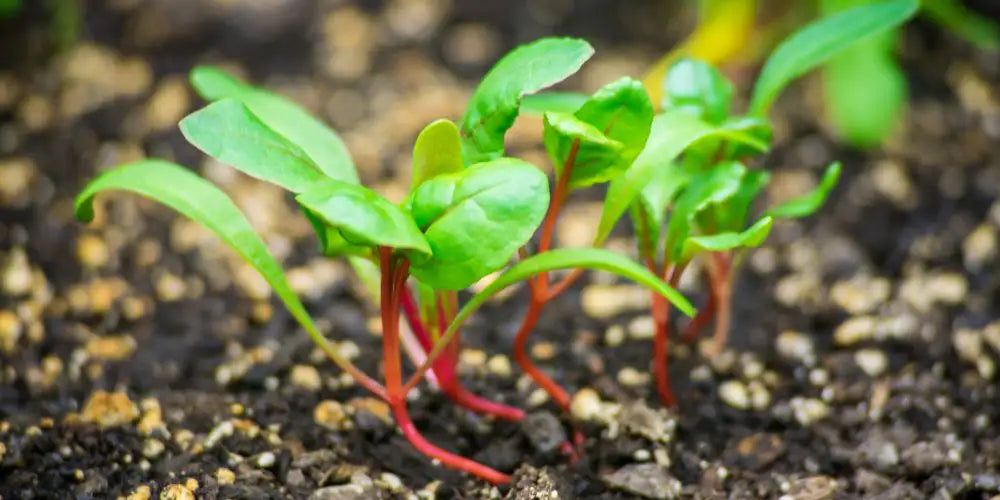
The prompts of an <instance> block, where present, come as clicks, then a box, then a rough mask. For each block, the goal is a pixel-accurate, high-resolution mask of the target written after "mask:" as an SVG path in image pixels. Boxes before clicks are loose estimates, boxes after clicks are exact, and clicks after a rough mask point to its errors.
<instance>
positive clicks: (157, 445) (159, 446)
mask: <svg viewBox="0 0 1000 500" xmlns="http://www.w3.org/2000/svg"><path fill="white" fill-rule="evenodd" d="M165 449H166V446H165V445H164V444H163V441H160V440H159V439H153V438H150V439H147V440H145V441H143V442H142V456H144V457H146V458H148V459H150V460H153V459H155V458H157V457H159V456H160V455H162V454H163V451H164V450H165Z"/></svg>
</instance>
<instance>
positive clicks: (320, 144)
mask: <svg viewBox="0 0 1000 500" xmlns="http://www.w3.org/2000/svg"><path fill="white" fill-rule="evenodd" d="M190 79H191V85H192V86H193V87H194V89H195V90H196V91H197V92H198V94H199V95H201V96H202V98H204V99H205V100H208V101H217V100H220V99H226V98H231V99H237V100H239V101H240V102H242V103H243V104H244V105H245V106H246V107H248V108H250V111H252V112H253V114H255V115H257V117H258V118H259V119H260V120H261V121H262V122H264V123H266V124H267V126H268V127H270V128H272V129H274V131H276V132H277V133H278V134H280V135H282V136H284V137H286V138H287V139H288V140H290V141H291V142H293V143H295V144H296V145H298V146H299V147H300V148H302V149H303V150H304V151H305V152H306V153H307V154H308V155H309V158H311V159H312V161H313V162H314V163H315V164H316V166H317V167H318V168H319V170H320V171H321V172H323V173H324V174H326V175H327V176H328V177H331V178H333V179H337V180H341V181H345V182H353V183H355V184H356V183H358V172H357V170H356V169H355V167H354V162H353V161H352V160H351V155H350V153H349V152H348V151H347V147H345V146H344V142H343V141H341V140H340V137H339V136H337V134H336V133H335V132H334V131H333V130H331V129H330V128H329V127H327V126H326V125H324V124H323V123H322V122H320V121H319V120H317V119H316V118H314V117H313V116H312V115H310V114H309V113H308V112H306V111H305V110H303V109H302V108H300V107H299V106H298V105H296V104H295V103H293V102H292V101H290V100H288V99H286V98H284V97H282V96H279V95H277V94H274V93H271V92H268V91H266V90H263V89H259V88H256V87H254V86H252V85H248V84H246V83H243V82H241V81H239V80H237V79H236V78H234V77H233V76H231V75H229V74H227V73H225V72H223V71H222V70H219V69H217V68H213V67H211V66H196V67H195V68H194V69H192V70H191V75H190Z"/></svg>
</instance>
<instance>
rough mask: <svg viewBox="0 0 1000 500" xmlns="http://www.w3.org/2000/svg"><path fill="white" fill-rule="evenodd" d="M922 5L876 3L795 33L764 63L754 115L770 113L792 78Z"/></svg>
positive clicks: (897, 0)
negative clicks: (773, 103)
mask: <svg viewBox="0 0 1000 500" xmlns="http://www.w3.org/2000/svg"><path fill="white" fill-rule="evenodd" d="M919 6H920V2H919V1H918V0H893V1H889V2H875V3H871V4H869V5H863V6H860V7H854V8H852V9H848V10H845V11H843V12H841V13H839V14H835V15H832V16H829V17H825V18H823V19H820V20H818V21H815V22H813V23H811V24H809V25H807V26H806V27H804V28H802V29H800V30H799V31H797V32H795V33H793V34H792V35H791V36H789V37H788V38H787V39H785V41H783V42H782V43H781V44H780V45H779V46H778V48H777V49H775V51H774V52H773V53H772V54H771V56H770V57H769V58H768V60H767V62H766V63H765V64H764V69H763V70H761V74H760V76H759V77H758V78H757V83H756V85H755V86H754V90H753V94H752V97H751V99H750V107H749V109H750V114H752V115H764V114H766V113H767V110H768V108H769V107H770V106H771V103H772V102H774V99H775V98H776V97H777V96H778V93H780V92H781V90H782V89H784V88H785V86H786V85H788V83H790V82H791V81H792V80H795V79H796V78H798V77H800V76H802V75H804V74H806V73H808V72H809V71H810V70H812V69H813V68H815V67H817V66H819V65H821V64H823V63H825V62H826V61H827V60H828V59H830V58H831V57H833V56H835V55H837V54H839V53H840V52H841V51H843V50H844V49H847V48H848V47H850V46H852V45H854V44H855V43H857V42H859V41H861V40H863V39H865V38H867V37H869V36H872V35H875V34H878V33H881V32H883V31H885V30H888V29H891V28H894V27H896V26H899V25H900V24H902V23H903V22H904V21H906V20H907V19H909V18H910V17H911V16H913V14H914V13H915V12H916V11H917V8H918V7H919Z"/></svg>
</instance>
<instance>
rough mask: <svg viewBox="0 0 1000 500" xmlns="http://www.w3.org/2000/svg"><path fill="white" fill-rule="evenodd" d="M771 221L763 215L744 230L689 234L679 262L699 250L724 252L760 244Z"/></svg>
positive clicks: (699, 251) (685, 260) (765, 237)
mask: <svg viewBox="0 0 1000 500" xmlns="http://www.w3.org/2000/svg"><path fill="white" fill-rule="evenodd" d="M773 223H774V219H772V218H771V217H764V218H762V219H761V220H759V221H757V222H756V223H754V225H752V226H750V227H748V228H746V230H744V231H740V232H730V231H727V232H724V233H717V234H708V235H698V236H691V237H689V238H688V239H686V240H684V250H683V251H682V257H681V262H687V261H689V260H691V259H692V258H693V257H694V256H695V255H697V254H699V253H701V252H724V251H727V250H733V249H736V248H753V247H757V246H760V244H761V243H763V242H764V240H765V239H767V235H768V233H769V232H770V231H771V225H772V224H773Z"/></svg>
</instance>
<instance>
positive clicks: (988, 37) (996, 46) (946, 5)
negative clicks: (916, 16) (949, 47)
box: [922, 0, 1000, 51]
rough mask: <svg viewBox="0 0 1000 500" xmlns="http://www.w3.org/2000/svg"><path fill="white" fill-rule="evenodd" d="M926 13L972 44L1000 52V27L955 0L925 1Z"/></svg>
mask: <svg viewBox="0 0 1000 500" xmlns="http://www.w3.org/2000/svg"><path fill="white" fill-rule="evenodd" d="M922 4H923V8H924V13H925V14H927V17H930V18H931V19H933V20H935V21H937V22H938V23H939V24H941V25H942V26H944V27H945V28H948V29H950V30H951V31H954V32H955V33H956V34H958V35H959V36H961V37H962V38H964V39H966V40H967V41H968V42H970V43H974V44H976V45H978V46H979V47H980V48H982V49H986V50H994V51H996V50H1000V26H997V23H996V22H995V21H994V20H993V19H990V18H988V17H985V16H981V15H979V14H977V13H976V12H975V11H973V10H971V9H969V8H967V7H965V6H964V5H962V3H961V2H957V1H955V0H923V2H922Z"/></svg>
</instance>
